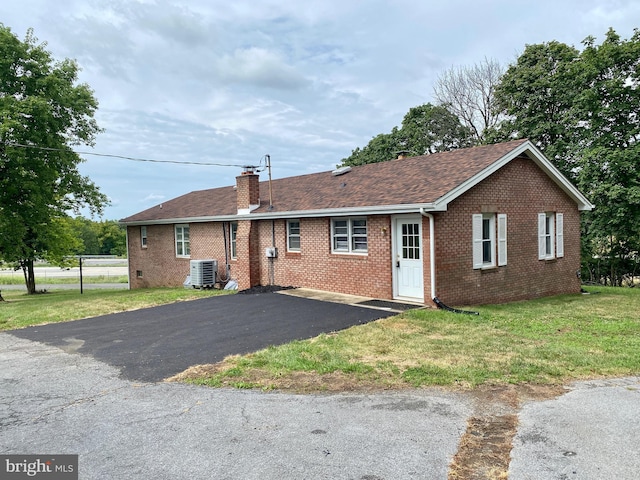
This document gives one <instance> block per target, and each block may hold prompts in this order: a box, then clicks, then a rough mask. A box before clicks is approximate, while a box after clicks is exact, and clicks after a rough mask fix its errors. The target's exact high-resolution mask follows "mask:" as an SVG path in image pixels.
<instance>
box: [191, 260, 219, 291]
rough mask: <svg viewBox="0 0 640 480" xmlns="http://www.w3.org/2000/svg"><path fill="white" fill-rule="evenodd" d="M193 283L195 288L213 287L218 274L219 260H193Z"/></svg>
mask: <svg viewBox="0 0 640 480" xmlns="http://www.w3.org/2000/svg"><path fill="white" fill-rule="evenodd" d="M190 268H191V285H192V286H193V287H194V288H202V287H213V286H214V284H215V283H216V276H217V274H218V261H217V260H191V262H190Z"/></svg>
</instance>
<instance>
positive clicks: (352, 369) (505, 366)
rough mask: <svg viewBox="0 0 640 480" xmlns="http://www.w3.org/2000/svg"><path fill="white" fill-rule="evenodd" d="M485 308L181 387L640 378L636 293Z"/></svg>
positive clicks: (348, 334) (320, 340) (244, 361)
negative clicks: (609, 377) (198, 385)
mask: <svg viewBox="0 0 640 480" xmlns="http://www.w3.org/2000/svg"><path fill="white" fill-rule="evenodd" d="M589 290H590V292H591V294H590V295H565V296H559V297H552V298H546V299H540V300H535V301H528V302H518V303H511V304H505V305H494V306H482V307H477V308H475V310H477V311H479V312H480V315H479V316H471V315H461V314H455V313H449V312H443V311H435V310H412V311H408V312H405V313H403V314H401V315H398V316H395V317H392V318H387V319H383V320H379V321H376V322H373V323H370V324H368V325H363V326H357V327H353V328H350V329H347V330H344V331H341V332H337V333H331V334H326V335H321V336H319V337H317V338H314V339H311V340H304V341H296V342H292V343H289V344H287V345H283V346H278V347H270V348H267V349H265V350H262V351H259V352H255V353H252V354H249V355H244V356H233V357H228V358H227V359H225V360H224V361H223V362H221V363H219V364H216V365H208V366H198V367H195V368H193V369H191V370H189V371H187V372H185V373H183V374H181V375H179V376H177V377H176V378H175V379H176V380H182V381H188V382H193V383H197V384H205V385H210V386H232V387H237V388H262V389H292V390H297V391H310V390H316V391H317V390H350V389H351V390H353V389H357V390H359V389H386V388H407V387H421V386H427V385H449V386H450V385H458V386H461V387H474V386H478V385H482V384H500V383H502V384H504V383H516V384H517V383H539V384H560V383H565V382H568V381H571V380H576V379H585V378H595V377H605V376H625V375H636V374H639V373H640V289H623V288H605V287H597V288H595V287H594V288H589Z"/></svg>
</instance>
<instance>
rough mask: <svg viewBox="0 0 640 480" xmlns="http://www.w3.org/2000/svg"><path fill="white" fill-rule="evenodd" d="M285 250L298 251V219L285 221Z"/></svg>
mask: <svg viewBox="0 0 640 480" xmlns="http://www.w3.org/2000/svg"><path fill="white" fill-rule="evenodd" d="M287 251H289V252H299V251H300V220H288V221H287Z"/></svg>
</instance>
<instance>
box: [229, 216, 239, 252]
mask: <svg viewBox="0 0 640 480" xmlns="http://www.w3.org/2000/svg"><path fill="white" fill-rule="evenodd" d="M229 230H230V231H229V237H231V258H233V259H234V260H235V259H236V258H238V222H231V226H230V228H229Z"/></svg>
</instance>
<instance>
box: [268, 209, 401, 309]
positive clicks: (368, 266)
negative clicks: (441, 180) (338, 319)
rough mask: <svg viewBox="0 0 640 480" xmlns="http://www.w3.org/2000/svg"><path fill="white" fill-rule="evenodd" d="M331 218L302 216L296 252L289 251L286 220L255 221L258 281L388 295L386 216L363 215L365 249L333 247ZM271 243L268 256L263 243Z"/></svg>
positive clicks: (388, 259)
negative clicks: (273, 250) (273, 254)
mask: <svg viewBox="0 0 640 480" xmlns="http://www.w3.org/2000/svg"><path fill="white" fill-rule="evenodd" d="M330 221H331V220H330V219H329V218H302V219H300V244H301V245H300V247H301V248H300V252H299V253H294V252H287V238H286V221H285V220H276V221H275V222H273V229H272V222H271V220H265V221H261V222H258V231H259V235H258V237H259V248H258V260H259V261H260V266H259V271H260V280H259V283H260V284H262V285H269V284H270V283H273V284H275V285H281V286H294V287H307V288H315V289H319V290H328V291H335V292H341V293H349V294H355V295H364V296H370V297H376V298H391V297H392V295H393V290H392V278H391V274H392V271H391V233H390V232H391V228H390V218H389V216H386V215H385V216H370V217H368V218H367V227H368V254H367V255H345V254H332V253H331V238H330V232H331V224H330ZM274 231H275V246H276V247H277V248H278V257H277V258H275V259H269V258H267V257H266V255H265V248H266V247H270V246H272V243H273V242H272V238H273V232H274Z"/></svg>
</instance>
